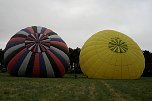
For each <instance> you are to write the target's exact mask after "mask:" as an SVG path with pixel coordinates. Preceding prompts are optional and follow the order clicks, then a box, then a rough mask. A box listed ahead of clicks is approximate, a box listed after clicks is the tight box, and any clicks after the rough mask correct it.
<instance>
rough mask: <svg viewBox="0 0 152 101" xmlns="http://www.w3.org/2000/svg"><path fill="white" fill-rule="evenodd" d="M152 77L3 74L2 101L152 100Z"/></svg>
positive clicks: (0, 91) (1, 78)
mask: <svg viewBox="0 0 152 101" xmlns="http://www.w3.org/2000/svg"><path fill="white" fill-rule="evenodd" d="M151 100H152V78H141V79H140V80H100V79H88V78H86V77H85V76H83V75H78V78H77V79H75V78H74V75H69V74H67V75H65V77H64V78H26V77H12V76H9V75H8V74H7V73H0V101H151Z"/></svg>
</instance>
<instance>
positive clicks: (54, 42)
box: [50, 41, 68, 49]
mask: <svg viewBox="0 0 152 101" xmlns="http://www.w3.org/2000/svg"><path fill="white" fill-rule="evenodd" d="M50 44H51V45H57V46H61V47H64V48H65V49H68V48H67V45H66V44H65V43H63V42H58V41H51V42H50Z"/></svg>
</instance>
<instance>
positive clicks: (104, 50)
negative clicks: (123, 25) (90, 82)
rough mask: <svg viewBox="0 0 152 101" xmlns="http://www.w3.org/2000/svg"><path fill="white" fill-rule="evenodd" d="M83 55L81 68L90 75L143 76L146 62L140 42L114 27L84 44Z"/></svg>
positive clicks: (122, 77)
mask: <svg viewBox="0 0 152 101" xmlns="http://www.w3.org/2000/svg"><path fill="white" fill-rule="evenodd" d="M79 58H80V66H81V70H82V72H83V73H84V74H85V75H87V76H88V78H101V79H139V78H140V77H141V75H142V73H143V70H144V65H145V64H144V63H145V59H144V56H143V53H142V50H141V49H140V47H139V46H138V45H137V43H136V42H134V41H133V40H132V39H131V38H130V37H128V36H126V35H125V34H123V33H121V32H117V31H114V30H104V31H100V32H97V33H95V34H94V35H93V36H91V37H90V38H89V39H88V40H87V41H86V42H85V44H84V46H83V47H82V50H81V52H80V57H79Z"/></svg>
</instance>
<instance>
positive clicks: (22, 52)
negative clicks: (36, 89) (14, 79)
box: [7, 48, 27, 73]
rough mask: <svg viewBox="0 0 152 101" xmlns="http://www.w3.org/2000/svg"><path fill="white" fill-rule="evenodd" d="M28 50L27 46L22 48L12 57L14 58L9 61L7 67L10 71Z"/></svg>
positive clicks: (9, 71)
mask: <svg viewBox="0 0 152 101" xmlns="http://www.w3.org/2000/svg"><path fill="white" fill-rule="evenodd" d="M26 51H27V48H24V49H23V50H21V51H20V52H19V53H18V54H17V55H16V56H15V57H13V58H12V60H11V61H10V62H9V63H8V66H7V69H8V73H11V71H12V70H13V67H14V65H15V64H16V62H17V61H18V60H19V59H20V58H21V56H22V55H23V54H24V53H25V52H26Z"/></svg>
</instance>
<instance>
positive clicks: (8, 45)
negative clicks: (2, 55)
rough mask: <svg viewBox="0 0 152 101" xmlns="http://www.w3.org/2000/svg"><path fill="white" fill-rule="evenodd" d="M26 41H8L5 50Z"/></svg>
mask: <svg viewBox="0 0 152 101" xmlns="http://www.w3.org/2000/svg"><path fill="white" fill-rule="evenodd" d="M24 42H25V41H24V40H23V41H20V42H8V43H7V45H6V48H5V51H7V50H8V49H9V48H11V47H13V46H16V45H19V44H23V43H24Z"/></svg>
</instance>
